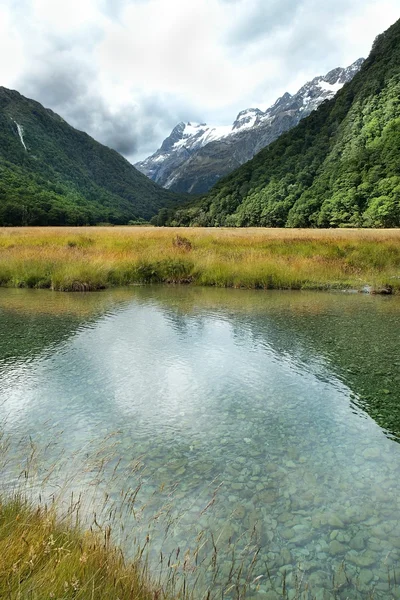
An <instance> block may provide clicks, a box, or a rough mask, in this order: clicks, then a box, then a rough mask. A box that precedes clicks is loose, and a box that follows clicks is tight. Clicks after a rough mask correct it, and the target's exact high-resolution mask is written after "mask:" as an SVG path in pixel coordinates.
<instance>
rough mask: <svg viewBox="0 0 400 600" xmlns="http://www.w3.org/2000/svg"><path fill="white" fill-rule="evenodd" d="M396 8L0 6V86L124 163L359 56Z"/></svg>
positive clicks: (318, 0) (332, 0)
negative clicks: (190, 125) (182, 127)
mask: <svg viewBox="0 0 400 600" xmlns="http://www.w3.org/2000/svg"><path fill="white" fill-rule="evenodd" d="M399 17H400V0H350V1H349V0H0V56H1V60H0V85H3V86H5V87H9V88H13V89H17V90H18V91H19V92H21V93H22V94H24V95H25V96H28V97H30V98H34V99H35V100H38V101H39V102H41V103H42V104H44V105H45V106H46V107H48V108H52V109H53V110H54V111H56V112H57V113H59V114H60V115H61V116H62V117H64V119H66V120H67V121H68V122H69V123H71V124H72V125H74V126H75V127H77V128H78V129H82V130H85V131H87V132H88V133H89V134H90V135H92V136H93V137H94V138H95V139H97V140H99V141H100V142H102V143H104V144H107V145H108V146H111V147H113V148H115V149H116V150H118V151H119V152H121V153H122V154H124V156H126V157H127V158H128V159H129V160H131V161H132V162H134V161H135V160H139V159H141V158H144V157H146V156H148V155H149V154H151V153H153V152H154V151H155V150H156V149H157V148H158V147H159V146H160V144H161V142H162V140H163V139H164V138H165V137H166V136H167V135H168V134H169V132H170V131H171V129H172V128H173V127H174V126H175V125H176V124H177V123H178V122H179V121H194V122H207V123H209V124H212V125H226V124H228V123H231V122H232V121H233V120H234V118H235V116H236V114H237V113H238V112H239V111H240V110H242V109H244V108H248V107H259V108H262V109H263V108H267V107H268V106H269V105H270V104H272V103H273V102H274V101H275V100H276V98H277V97H278V96H280V95H282V94H283V93H284V92H285V91H289V92H291V93H293V92H295V91H296V90H297V89H298V88H299V87H301V86H302V85H303V83H305V82H306V81H308V80H309V79H312V78H313V77H314V76H316V75H323V74H325V73H326V72H327V71H329V70H330V69H332V68H334V67H337V66H348V65H349V64H351V63H352V62H354V61H355V60H356V59H357V58H359V57H360V56H364V57H365V56H367V55H368V53H369V50H370V48H371V45H372V42H373V40H374V38H375V37H376V35H377V34H379V33H381V32H382V31H384V30H385V29H387V28H388V27H389V26H390V25H391V24H392V23H394V22H395V21H396V20H397V19H398V18H399Z"/></svg>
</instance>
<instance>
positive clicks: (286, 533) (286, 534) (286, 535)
mask: <svg viewBox="0 0 400 600" xmlns="http://www.w3.org/2000/svg"><path fill="white" fill-rule="evenodd" d="M281 535H282V537H283V538H285V540H291V539H292V538H293V537H294V531H293V530H292V529H289V528H286V529H284V530H283V531H282V534H281Z"/></svg>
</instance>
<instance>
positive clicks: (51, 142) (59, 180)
mask: <svg viewBox="0 0 400 600" xmlns="http://www.w3.org/2000/svg"><path fill="white" fill-rule="evenodd" d="M183 199H184V200H185V201H186V198H182V197H181V196H179V195H177V194H174V193H173V192H170V191H168V190H165V189H163V188H162V187H160V186H159V185H157V184H156V183H154V182H153V181H150V180H149V179H148V178H147V177H145V176H144V175H143V174H142V173H139V171H137V169H135V167H133V166H132V165H131V164H130V163H129V162H128V161H127V160H125V159H124V158H123V157H122V156H121V155H120V154H118V153H117V152H115V151H114V150H110V148H107V147H105V146H102V145H101V144H99V143H98V142H96V141H95V140H94V139H92V138H91V137H89V136H88V135H87V134H86V133H83V132H81V131H77V130H76V129H74V128H73V127H71V126H70V125H68V123H66V122H65V121H64V120H63V119H62V118H61V117H59V116H58V115H56V114H55V113H53V112H52V111H51V110H48V109H46V108H44V107H43V106H42V105H41V104H39V103H38V102H35V101H34V100H29V99H28V98H25V97H24V96H22V95H21V94H19V93H18V92H16V91H12V90H8V89H6V88H4V87H0V225H47V224H49V225H50V224H52V225H79V224H95V223H99V222H109V223H127V222H128V221H129V220H136V219H148V218H150V217H151V216H152V215H154V214H155V213H156V212H157V211H158V210H159V209H160V208H162V207H170V206H172V205H176V203H177V202H178V203H179V202H181V201H182V200H183Z"/></svg>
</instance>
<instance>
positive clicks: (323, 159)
mask: <svg viewBox="0 0 400 600" xmlns="http://www.w3.org/2000/svg"><path fill="white" fill-rule="evenodd" d="M154 222H155V223H156V224H160V225H164V224H169V225H181V226H188V225H192V226H216V227H218V226H236V227H245V226H263V227H285V226H286V227H338V226H349V227H397V226H400V21H398V22H396V23H395V24H394V25H393V26H392V27H391V28H390V29H388V30H387V31H386V32H385V33H383V34H381V35H380V36H378V38H377V39H376V40H375V43H374V46H373V48H372V51H371V53H370V56H369V58H368V59H367V60H366V61H365V63H364V65H363V67H362V68H361V71H360V72H359V73H358V74H357V75H356V76H355V77H354V79H353V80H352V81H351V82H350V83H348V84H346V85H345V86H344V87H343V88H342V90H340V91H339V92H338V94H337V95H336V96H335V98H333V99H332V100H330V101H326V102H324V103H323V104H322V105H321V106H320V107H319V109H318V110H316V111H315V112H313V113H312V114H311V115H310V116H309V117H308V118H306V119H304V120H303V121H301V122H300V124H299V125H298V126H297V127H296V128H294V129H292V130H291V131H289V132H288V133H286V134H283V135H282V136H281V137H280V138H279V139H278V140H277V141H276V142H274V143H273V144H271V145H270V146H268V147H267V148H266V149H264V150H262V151H261V152H260V153H259V154H257V155H256V156H255V157H254V158H253V159H252V160H251V161H249V162H248V163H246V164H245V165H243V166H242V167H240V168H239V169H237V170H236V171H235V172H234V173H232V174H231V175H229V176H227V177H225V178H224V179H222V180H221V181H220V182H218V183H217V184H216V185H215V186H214V188H212V190H211V191H210V192H209V193H208V194H207V195H206V196H205V197H202V198H201V199H200V200H197V201H196V202H194V203H192V204H191V205H187V206H186V207H185V208H180V209H178V210H176V211H175V212H171V211H163V212H162V213H161V214H160V215H159V216H158V217H156V219H154Z"/></svg>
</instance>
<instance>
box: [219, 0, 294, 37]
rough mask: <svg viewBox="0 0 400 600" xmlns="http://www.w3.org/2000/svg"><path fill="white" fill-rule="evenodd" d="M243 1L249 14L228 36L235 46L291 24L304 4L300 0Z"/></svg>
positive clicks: (226, 0) (230, 0) (229, 0)
mask: <svg viewBox="0 0 400 600" xmlns="http://www.w3.org/2000/svg"><path fill="white" fill-rule="evenodd" d="M225 2H232V0H225ZM236 2H237V0H236ZM237 3H238V2H237ZM241 3H242V4H243V7H244V10H245V12H246V13H247V14H246V15H245V17H244V18H243V19H242V20H241V22H240V23H239V24H237V25H236V26H235V27H234V28H233V29H232V30H231V31H230V32H229V33H228V36H227V41H228V43H230V44H232V45H234V46H236V45H239V46H241V45H242V44H247V43H254V42H256V41H257V40H259V38H260V37H265V36H266V35H270V34H271V33H272V32H273V31H274V30H276V29H277V28H280V27H283V26H288V25H290V23H291V22H292V21H293V20H294V18H295V15H296V13H297V12H298V11H299V10H300V9H301V5H302V2H301V1H298V0H269V1H268V2H265V0H257V1H253V2H252V3H249V2H248V1H246V0H241Z"/></svg>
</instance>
